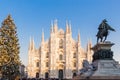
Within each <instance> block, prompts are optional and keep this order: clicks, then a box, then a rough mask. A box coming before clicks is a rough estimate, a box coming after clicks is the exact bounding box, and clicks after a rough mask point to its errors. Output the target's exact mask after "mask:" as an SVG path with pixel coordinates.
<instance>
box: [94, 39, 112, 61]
mask: <svg viewBox="0 0 120 80" xmlns="http://www.w3.org/2000/svg"><path fill="white" fill-rule="evenodd" d="M113 45H114V43H111V42H108V41H107V42H104V43H103V42H100V43H98V44H96V45H95V46H94V47H93V48H92V50H93V51H94V54H93V62H94V61H95V60H112V59H113V52H112V51H111V47H112V46H113Z"/></svg>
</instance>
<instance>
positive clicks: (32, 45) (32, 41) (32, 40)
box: [30, 38, 35, 50]
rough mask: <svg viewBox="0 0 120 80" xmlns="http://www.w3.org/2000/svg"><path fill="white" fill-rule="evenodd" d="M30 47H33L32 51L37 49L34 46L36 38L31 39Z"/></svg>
mask: <svg viewBox="0 0 120 80" xmlns="http://www.w3.org/2000/svg"><path fill="white" fill-rule="evenodd" d="M30 42H31V43H30V46H31V50H34V49H35V44H34V38H31V39H30Z"/></svg>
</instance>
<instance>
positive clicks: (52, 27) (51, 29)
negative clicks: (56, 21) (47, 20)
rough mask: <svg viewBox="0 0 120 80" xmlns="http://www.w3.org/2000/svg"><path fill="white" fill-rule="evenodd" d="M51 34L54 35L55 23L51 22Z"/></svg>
mask: <svg viewBox="0 0 120 80" xmlns="http://www.w3.org/2000/svg"><path fill="white" fill-rule="evenodd" d="M51 33H53V22H52V21H51Z"/></svg>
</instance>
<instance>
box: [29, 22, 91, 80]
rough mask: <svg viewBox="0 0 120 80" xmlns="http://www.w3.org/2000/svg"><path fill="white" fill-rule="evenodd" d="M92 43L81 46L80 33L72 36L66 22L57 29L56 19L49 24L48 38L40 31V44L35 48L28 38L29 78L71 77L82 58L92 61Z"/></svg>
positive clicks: (79, 66) (76, 71) (69, 25)
mask: <svg viewBox="0 0 120 80" xmlns="http://www.w3.org/2000/svg"><path fill="white" fill-rule="evenodd" d="M91 46H92V43H91V41H88V43H87V48H86V49H83V48H82V46H81V40H80V33H78V39H77V40H75V39H73V38H72V29H71V24H70V23H67V22H66V30H65V31H64V30H63V29H58V25H57V21H54V23H53V24H52V25H51V30H50V38H49V39H48V40H47V41H45V40H44V32H42V37H41V45H40V47H39V48H38V49H36V48H35V45H34V40H33V39H30V44H29V49H28V67H27V69H28V77H29V78H34V77H36V78H59V79H71V78H72V77H73V76H74V75H76V74H77V73H78V72H79V70H80V69H81V68H82V67H83V65H82V62H83V60H88V61H89V62H92V54H93V52H92V51H91V49H90V48H91Z"/></svg>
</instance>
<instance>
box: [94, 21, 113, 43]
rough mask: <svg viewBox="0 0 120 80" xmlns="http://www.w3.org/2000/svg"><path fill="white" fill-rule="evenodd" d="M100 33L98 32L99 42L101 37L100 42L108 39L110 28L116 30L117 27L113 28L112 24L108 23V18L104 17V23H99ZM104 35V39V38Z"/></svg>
mask: <svg viewBox="0 0 120 80" xmlns="http://www.w3.org/2000/svg"><path fill="white" fill-rule="evenodd" d="M98 30H99V31H98V33H97V35H96V36H97V43H98V41H99V38H100V39H101V40H100V42H104V41H105V40H106V39H107V36H108V30H111V31H115V29H113V28H112V27H111V26H110V25H108V24H107V20H106V19H104V20H103V21H102V23H101V24H100V25H99V27H98ZM103 37H105V38H104V40H103Z"/></svg>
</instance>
